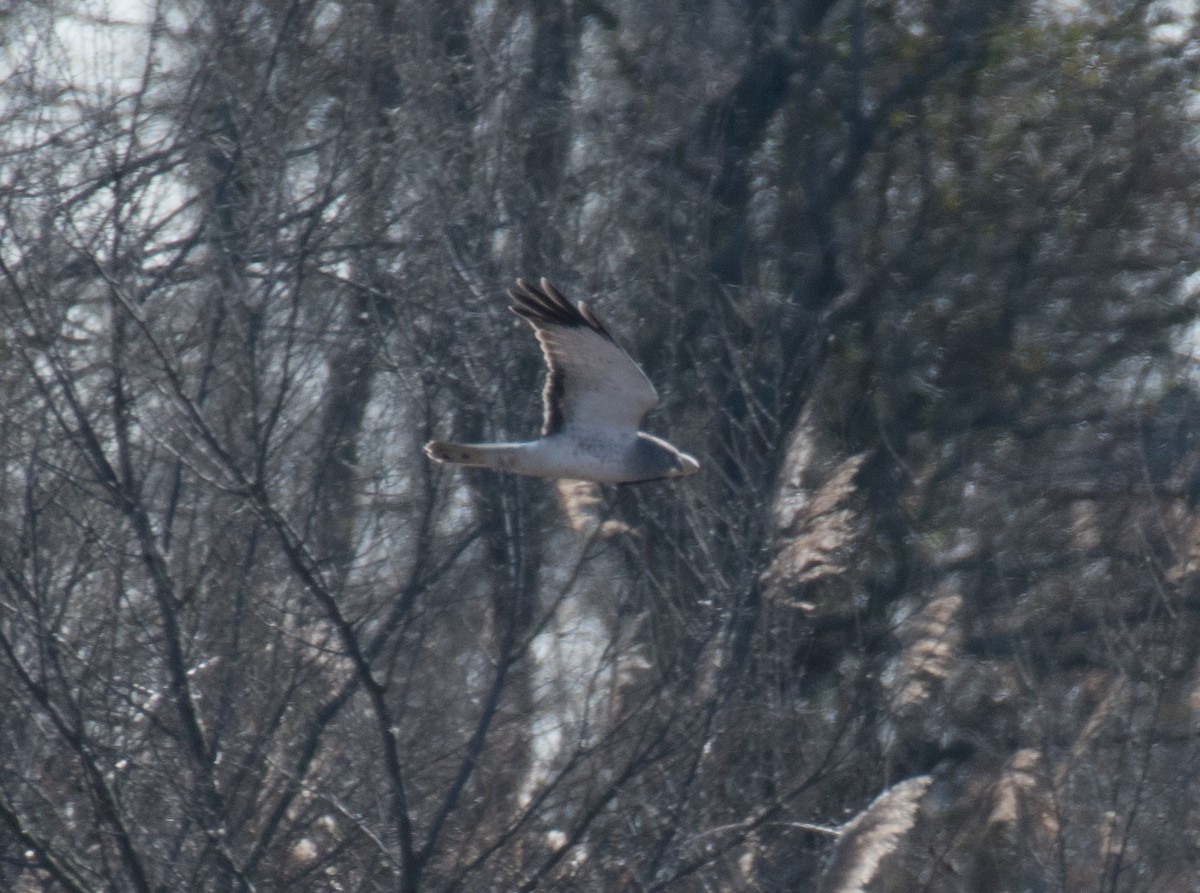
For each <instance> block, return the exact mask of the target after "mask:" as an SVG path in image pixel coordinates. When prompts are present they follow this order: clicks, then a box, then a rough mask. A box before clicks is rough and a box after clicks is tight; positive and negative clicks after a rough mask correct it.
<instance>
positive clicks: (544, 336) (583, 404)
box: [509, 279, 658, 436]
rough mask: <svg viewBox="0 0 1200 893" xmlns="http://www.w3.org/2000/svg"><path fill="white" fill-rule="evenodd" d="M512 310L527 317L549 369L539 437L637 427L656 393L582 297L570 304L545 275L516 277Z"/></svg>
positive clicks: (654, 401)
mask: <svg viewBox="0 0 1200 893" xmlns="http://www.w3.org/2000/svg"><path fill="white" fill-rule="evenodd" d="M509 296H510V297H511V298H512V301H513V306H512V311H513V312H514V313H516V314H517V315H518V316H521V317H523V318H524V319H526V320H528V321H529V323H530V324H531V325H532V326H533V329H534V332H535V333H536V334H537V339H538V341H539V342H540V343H541V345H542V354H543V356H544V357H545V359H546V365H547V367H548V368H549V373H548V374H547V376H546V387H545V389H544V390H543V391H542V401H543V404H544V408H545V416H544V420H543V425H542V434H543V436H549V435H551V434H556V433H558V432H559V431H561V430H562V429H563V428H564V427H565V426H568V425H570V426H572V427H575V428H606V429H610V430H613V431H620V430H628V431H631V432H633V431H636V430H637V428H638V425H639V424H640V423H641V421H642V417H643V416H644V415H645V414H646V412H647V411H648V410H649V409H650V408H651V407H652V406H654V404H655V403H657V402H658V393H657V392H656V391H655V390H654V385H652V384H651V383H650V380H649V379H648V378H646V375H645V373H644V372H642V370H641V368H640V367H639V366H638V364H637V363H635V362H634V361H633V360H632V359H631V358H630V356H629V354H627V353H626V352H625V351H624V350H622V349H621V346H620V345H618V344H617V342H616V341H614V340H613V337H612V335H610V334H609V332H608V329H606V328H605V327H604V324H603V323H601V322H600V320H599V319H598V318H597V317H596V315H595V314H594V313H592V311H591V310H589V309H588V306H587V305H586V304H584V303H583V302H582V301H580V302H579V304H578V306H576V305H573V304H572V303H571V302H570V301H568V300H567V299H566V298H565V297H563V295H562V293H561V292H559V291H558V289H556V288H555V287H554V286H553V285H551V284H550V283H549V282H547V281H546V280H545V279H543V280H542V281H541V286H540V287H538V286H536V285H530V284H529V283H528V282H526V281H525V280H524V279H518V280H517V287H516V288H515V289H514V290H512V291H510V292H509Z"/></svg>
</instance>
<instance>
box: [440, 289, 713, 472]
mask: <svg viewBox="0 0 1200 893" xmlns="http://www.w3.org/2000/svg"><path fill="white" fill-rule="evenodd" d="M508 294H509V297H510V298H512V302H513V303H512V306H511V307H510V308H509V309H510V310H512V311H513V312H514V313H516V314H517V315H518V316H520V317H522V318H524V319H525V320H527V321H528V322H529V324H530V325H532V326H533V331H534V333H535V334H536V335H537V339H538V341H539V342H540V343H541V345H542V355H543V356H544V357H545V360H546V366H547V367H548V370H549V371H548V372H547V375H546V386H545V388H544V389H543V391H542V403H543V407H544V417H543V423H542V436H541V437H540V438H539V439H537V440H531V441H527V442H524V443H448V442H447V441H444V440H431V441H430V442H429V443H427V444H426V445H425V453H426V455H428V456H429V458H431V459H434V460H436V461H438V462H450V463H453V464H455V465H467V466H470V467H475V468H494V469H497V470H499V471H510V472H514V473H516V474H527V475H532V476H534V477H543V478H570V479H573V480H582V481H598V482H600V483H607V484H632V483H636V482H639V481H653V480H659V479H662V478H677V477H684V476H685V475H689V474H695V473H696V472H697V471H699V470H700V463H699V462H697V461H696V460H695V459H694V458H692V457H691V456H689V455H688V454H687V453H683V452H680V451H679V450H677V449H675V447H673V446H671V444H669V443H667V442H666V441H665V440H660V439H659V438H657V437H652V436H651V435H649V434H646V433H644V432H642V431H639V430H638V425H640V424H641V421H642V416H644V415H645V414H646V413H647V411H649V409H650V408H651V407H652V406H654V404H655V403H657V402H658V392H657V391H655V390H654V385H652V384H650V380H649V379H648V378H646V375H645V373H644V372H642V370H641V368H639V367H638V364H637V363H635V362H634V361H633V360H632V359H631V358H630V356H629V354H627V353H625V351H624V350H622V349H621V347H620V345H618V344H617V342H616V341H614V340H613V337H612V335H610V334H609V332H608V329H606V328H605V327H604V324H603V323H601V322H600V320H599V319H597V318H596V315H595V314H594V313H592V311H591V310H590V309H588V306H587V304H585V303H583V302H582V301H580V302H579V305H578V306H575V305H573V304H572V303H571V302H570V301H568V300H567V299H566V298H564V297H563V296H562V294H561V293H560V292H559V291H558V289H556V288H555V287H554V286H553V285H551V284H550V283H549V282H548V281H546V280H545V279H543V280H542V283H541V286H540V287H539V286H536V285H530V284H529V283H528V282H526V281H525V280H524V279H518V280H517V287H516V288H515V289H514V290H512V291H510V292H509V293H508Z"/></svg>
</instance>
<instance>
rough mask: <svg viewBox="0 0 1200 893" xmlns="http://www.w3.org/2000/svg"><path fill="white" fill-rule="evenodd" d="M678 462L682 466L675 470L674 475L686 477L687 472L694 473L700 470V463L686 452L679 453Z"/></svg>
mask: <svg viewBox="0 0 1200 893" xmlns="http://www.w3.org/2000/svg"><path fill="white" fill-rule="evenodd" d="M679 464H680V465H682V466H683V468H682V469H680V470H679V471H677V472H675V477H680V478H682V477H687V476H688V475H689V474H695V473H696V472H697V471H699V470H700V463H699V462H697V461H696V460H695V459H694V458H692V457H691V456H689V455H688V454H687V453H680V454H679Z"/></svg>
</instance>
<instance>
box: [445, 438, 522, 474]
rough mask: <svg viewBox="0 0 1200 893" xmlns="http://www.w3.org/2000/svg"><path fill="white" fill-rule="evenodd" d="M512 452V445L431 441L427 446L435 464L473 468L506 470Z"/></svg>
mask: <svg viewBox="0 0 1200 893" xmlns="http://www.w3.org/2000/svg"><path fill="white" fill-rule="evenodd" d="M511 452H512V446H511V445H510V444H501V443H495V444H491V443H450V442H449V441H446V440H431V441H429V443H427V444H425V455H426V456H428V457H429V458H430V459H433V460H434V461H435V462H450V463H452V464H454V465H466V466H468V467H471V468H506V467H507V466H508V464H509V463H508V461H507V460H508V458H509V455H510V454H511Z"/></svg>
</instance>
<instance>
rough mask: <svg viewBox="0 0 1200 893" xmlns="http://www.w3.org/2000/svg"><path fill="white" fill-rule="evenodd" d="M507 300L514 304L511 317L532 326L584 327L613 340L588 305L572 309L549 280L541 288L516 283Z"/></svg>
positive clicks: (524, 283)
mask: <svg viewBox="0 0 1200 893" xmlns="http://www.w3.org/2000/svg"><path fill="white" fill-rule="evenodd" d="M508 296H509V298H511V299H512V302H513V303H512V307H511V309H512V311H513V313H516V314H517V315H518V316H520V317H523V318H524V319H527V320H529V321H530V322H532V323H534V324H537V323H543V324H546V325H558V326H585V327H587V328H589V329H592V330H593V331H595V332H598V333H600V334H601V335H604V336H605V337H606V338H611V337H612V336H611V335H610V334H609V333H608V329H606V328H605V327H604V324H603V323H602V322H600V320H599V319H598V318H597V317H596V314H594V313H592V311H591V310H590V309H589V308H588V306H587V304H585V303H583V301H580V302H579V305H578V306H575V305H574V304H572V303H571V302H570V301H568V300H567V299H566V297H565V296H564V295H563V293H562V292H560V291H559V290H558V289H557V288H555V287H554V286H553V285H551V284H550V280H548V279H544V278H543V279H542V281H541V284H540V285H530V284H529V282H527V281H526V280H525V279H518V280H517V287H516V288H515V289H510V290H509V292H508Z"/></svg>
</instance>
